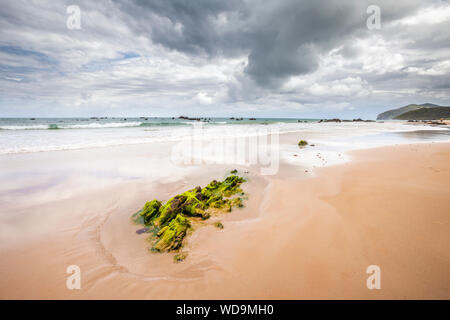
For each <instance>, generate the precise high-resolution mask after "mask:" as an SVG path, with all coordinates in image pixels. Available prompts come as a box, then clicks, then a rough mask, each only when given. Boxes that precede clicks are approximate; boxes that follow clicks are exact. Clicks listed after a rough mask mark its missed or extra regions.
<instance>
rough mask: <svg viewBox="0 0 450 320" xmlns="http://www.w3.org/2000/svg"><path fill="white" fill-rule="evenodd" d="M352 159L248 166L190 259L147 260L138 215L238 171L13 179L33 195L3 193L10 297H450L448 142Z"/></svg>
mask: <svg viewBox="0 0 450 320" xmlns="http://www.w3.org/2000/svg"><path fill="white" fill-rule="evenodd" d="M291 139H294V138H291ZM136 148H137V147H136ZM135 151H136V150H135ZM95 152H102V153H103V154H105V153H106V154H107V157H108V158H111V157H109V156H110V155H109V154H108V152H110V153H111V154H114V152H122V151H121V149H120V148H119V149H117V150H114V148H112V149H111V148H110V149H107V150H106V149H105V150H102V151H95ZM136 152H137V151H136ZM136 152H135V153H133V157H134V158H139V157H140V156H141V155H140V154H139V153H136ZM92 153H93V152H91V151H86V150H81V151H79V150H78V151H63V152H53V153H52V152H47V153H38V154H33V155H28V154H26V155H20V154H19V155H13V156H10V157H9V158H8V161H5V160H4V161H3V163H4V165H6V166H8V165H10V166H22V167H26V166H27V165H30V169H29V170H30V171H31V170H32V168H33V165H32V163H34V165H35V166H36V167H39V166H40V163H44V162H46V161H48V159H49V158H50V157H51V158H52V159H53V160H54V161H55V163H56V162H57V160H58V159H55V158H58V157H61V158H64V159H66V158H67V159H68V158H71V159H74V161H79V160H80V159H85V160H88V159H91V158H95V155H94V156H93V155H92ZM122 153H123V152H122ZM136 154H137V155H136ZM349 155H350V157H351V159H352V161H349V162H345V163H343V164H338V165H333V166H328V167H323V168H316V169H315V173H314V174H313V175H311V174H310V173H307V172H305V170H304V169H301V168H298V167H297V168H294V167H292V166H289V165H287V164H285V163H282V164H281V167H280V170H279V173H278V174H277V175H274V176H261V175H259V172H258V171H257V170H255V169H254V168H240V167H237V168H238V170H239V172H240V173H242V175H243V176H245V177H246V178H247V179H248V182H247V183H246V184H245V185H244V190H245V191H246V192H247V193H248V195H249V200H248V201H247V203H246V206H245V208H243V209H239V210H233V212H231V213H228V214H226V215H225V216H223V217H221V218H220V221H221V222H222V223H223V225H224V229H223V230H218V229H216V228H214V227H213V225H212V224H213V222H214V221H215V220H214V219H211V220H206V221H205V223H204V224H205V225H204V226H202V227H199V228H197V229H196V230H195V232H194V233H193V234H192V235H191V236H189V237H188V238H187V245H186V249H187V251H188V252H189V256H188V258H187V259H186V260H185V261H183V262H181V263H174V262H173V254H170V253H165V254H155V253H151V252H149V251H148V248H149V243H148V242H147V241H146V240H145V237H146V236H145V235H137V234H136V232H135V231H136V229H138V226H136V225H134V224H132V223H131V222H130V216H131V214H132V213H134V212H136V211H137V210H139V209H140V208H141V207H142V206H143V204H144V203H145V201H148V200H151V199H154V198H158V199H168V198H169V197H171V196H173V195H174V194H177V193H179V192H182V191H183V190H186V189H188V188H191V187H194V186H196V185H205V184H207V183H208V182H209V181H210V180H212V179H221V178H222V177H224V176H225V175H226V174H227V172H229V170H230V169H233V167H230V166H203V167H201V168H194V169H189V170H188V171H187V173H186V172H184V171H183V172H184V173H183V174H181V171H180V174H179V175H176V174H175V176H176V177H174V176H173V172H172V178H170V179H162V178H161V179H159V180H158V181H160V182H159V183H154V182H152V183H150V181H155V179H152V178H148V179H137V180H135V179H132V178H130V179H129V180H128V181H123V180H120V181H117V183H111V180H108V183H102V182H101V181H102V180H101V179H100V178H98V177H97V179H95V183H94V180H92V181H91V180H86V178H82V177H81V176H78V180H77V179H76V178H75V177H70V178H67V179H66V180H64V183H62V186H61V183H58V182H57V181H56V182H55V181H47V180H45V179H44V178H43V177H42V176H40V175H38V174H36V175H34V176H33V175H31V174H28V175H27V176H26V177H20V179H19V178H17V177H16V181H21V179H27V181H28V180H31V181H32V183H30V182H29V181H28V184H29V185H35V189H33V190H29V189H28V190H23V189H15V190H16V193H15V194H12V193H11V192H8V193H6V192H3V193H1V195H2V197H1V200H2V203H3V204H2V213H3V214H2V216H1V217H2V221H1V225H2V229H1V231H2V232H1V234H2V244H1V246H0V275H1V276H0V288H1V289H0V298H1V299H227V298H233V299H317V298H319V299H366V298H369V299H449V298H450V285H449V284H450V274H449V272H448V270H449V268H450V250H449V249H450V237H449V234H450V216H449V213H450V211H449V210H450V188H449V181H450V167H449V164H450V144H449V143H421V144H406V145H395V146H389V147H382V148H374V149H370V150H358V151H352V152H350V153H349ZM68 156H70V157H68ZM90 157H91V158H90ZM130 157H131V156H130ZM153 157H155V155H153ZM121 161H124V159H123V158H122V159H121ZM91 164H92V163H91ZM246 170H248V173H244V171H246ZM131 176H132V174H131ZM108 179H114V177H112V178H111V177H108ZM99 181H100V182H99ZM36 190H37V191H36ZM68 190H71V191H70V192H69V191H68ZM5 213H8V214H5ZM5 239H8V241H7V242H6V241H5ZM69 265H78V266H79V267H80V269H81V289H80V290H68V289H67V288H66V279H67V277H68V275H67V274H66V268H67V267H68V266H69ZM369 265H378V266H379V267H380V269H381V289H380V290H369V289H368V288H367V287H366V280H367V277H368V276H369V275H368V274H367V273H366V268H367V267H368V266H369Z"/></svg>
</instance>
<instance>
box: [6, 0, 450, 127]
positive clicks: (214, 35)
mask: <svg viewBox="0 0 450 320" xmlns="http://www.w3.org/2000/svg"><path fill="white" fill-rule="evenodd" d="M370 5H376V6H377V7H378V8H379V18H380V19H379V21H380V24H379V28H377V27H376V26H377V25H376V24H374V22H376V21H378V20H374V19H376V18H377V17H378V16H376V12H375V11H373V10H372V9H370V8H369V10H368V7H369V6H370ZM70 6H77V8H79V13H80V15H79V20H78V19H77V18H78V16H77V15H76V12H75V11H72V8H73V7H70ZM68 8H69V9H68ZM368 20H369V22H368ZM77 21H79V22H80V23H79V28H77V27H78V25H77ZM368 25H369V27H368ZM374 26H375V28H374ZM449 30H450V3H449V1H440V0H433V1H432V0H429V1H427V0H420V1H419V0H396V1H387V0H371V1H365V0H353V1H349V0H328V1H324V0H315V1H301V0H274V1H263V0H260V1H256V0H228V1H223V0H190V1H187V0H148V1H144V0H123V1H122V0H105V1H88V0H86V1H76V0H70V1H20V0H15V1H7V0H0V117H32V116H33V117H72V116H77V117H78V116H128V117H131V116H150V117H151V116H159V117H164V116H179V115H187V116H208V117H211V116H217V117H228V116H243V117H293V118H325V117H328V118H331V117H340V118H355V117H362V118H375V117H376V115H377V114H378V113H380V112H382V111H385V110H387V109H392V108H395V107H401V106H404V105H407V104H410V103H418V104H420V103H425V102H430V103H435V104H440V105H450V31H449Z"/></svg>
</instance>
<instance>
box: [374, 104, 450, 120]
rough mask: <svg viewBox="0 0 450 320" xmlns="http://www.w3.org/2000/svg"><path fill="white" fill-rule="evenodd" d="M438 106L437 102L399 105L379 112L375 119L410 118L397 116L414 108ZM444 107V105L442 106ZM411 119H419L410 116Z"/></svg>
mask: <svg viewBox="0 0 450 320" xmlns="http://www.w3.org/2000/svg"><path fill="white" fill-rule="evenodd" d="M436 107H438V108H440V107H441V106H438V105H437V104H432V103H424V104H409V105H407V106H404V107H401V108H397V109H392V110H388V111H385V112H383V113H380V114H379V115H378V116H377V120H389V119H405V120H410V119H409V118H403V117H402V118H398V117H399V116H401V115H403V114H405V113H408V112H411V111H415V110H421V109H429V108H436ZM443 108H446V107H443ZM411 120H419V119H416V118H411ZM426 120H431V119H426Z"/></svg>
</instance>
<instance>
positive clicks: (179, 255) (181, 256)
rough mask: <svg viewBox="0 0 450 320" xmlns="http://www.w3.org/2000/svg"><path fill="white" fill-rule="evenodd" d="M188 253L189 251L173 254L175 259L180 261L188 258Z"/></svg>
mask: <svg viewBox="0 0 450 320" xmlns="http://www.w3.org/2000/svg"><path fill="white" fill-rule="evenodd" d="M187 256H188V254H187V252H180V253H177V254H176V255H174V256H173V261H174V262H176V263H178V262H181V261H184V260H185V259H186V258H187Z"/></svg>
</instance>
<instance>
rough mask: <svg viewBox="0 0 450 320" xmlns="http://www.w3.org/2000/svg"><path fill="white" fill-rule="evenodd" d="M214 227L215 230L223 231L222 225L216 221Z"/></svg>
mask: <svg viewBox="0 0 450 320" xmlns="http://www.w3.org/2000/svg"><path fill="white" fill-rule="evenodd" d="M214 227H216V228H217V229H223V224H222V222H220V221H217V222H215V223H214Z"/></svg>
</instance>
